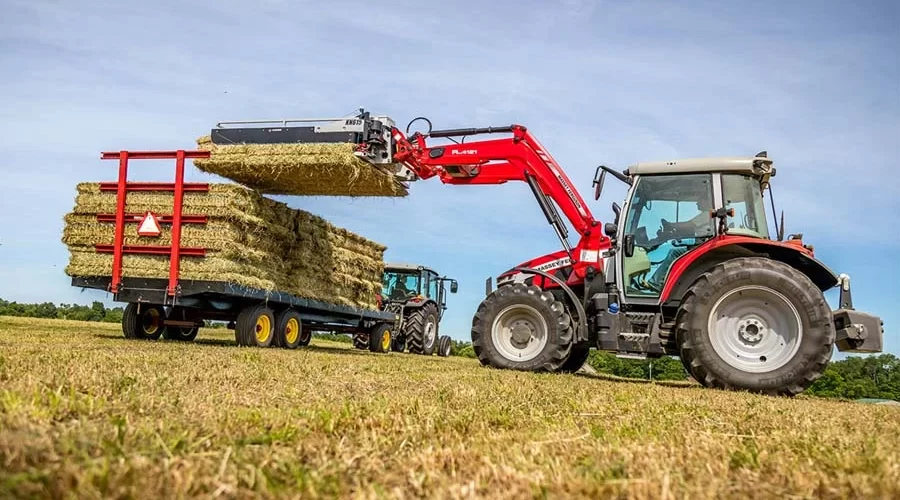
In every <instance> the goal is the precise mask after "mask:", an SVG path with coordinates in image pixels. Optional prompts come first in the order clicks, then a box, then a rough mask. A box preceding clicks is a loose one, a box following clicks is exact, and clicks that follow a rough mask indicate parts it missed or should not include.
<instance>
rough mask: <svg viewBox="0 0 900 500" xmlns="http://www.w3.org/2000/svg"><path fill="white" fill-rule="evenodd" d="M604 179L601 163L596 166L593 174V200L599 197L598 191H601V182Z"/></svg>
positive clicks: (604, 172) (603, 169) (604, 171)
mask: <svg viewBox="0 0 900 500" xmlns="http://www.w3.org/2000/svg"><path fill="white" fill-rule="evenodd" d="M605 181H606V169H605V168H604V167H603V165H600V166H599V167H597V172H596V173H595V174H594V200H599V199H600V193H602V192H603V183H604V182H605Z"/></svg>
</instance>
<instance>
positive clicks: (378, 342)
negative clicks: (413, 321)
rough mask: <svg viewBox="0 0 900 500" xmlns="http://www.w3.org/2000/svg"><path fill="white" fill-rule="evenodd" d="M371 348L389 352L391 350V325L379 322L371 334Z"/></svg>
mask: <svg viewBox="0 0 900 500" xmlns="http://www.w3.org/2000/svg"><path fill="white" fill-rule="evenodd" d="M369 350H370V351H372V352H389V351H390V350H391V326H390V325H388V324H387V323H379V324H378V325H376V326H375V328H373V329H372V333H371V334H369Z"/></svg>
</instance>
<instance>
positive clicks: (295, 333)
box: [284, 318, 300, 344]
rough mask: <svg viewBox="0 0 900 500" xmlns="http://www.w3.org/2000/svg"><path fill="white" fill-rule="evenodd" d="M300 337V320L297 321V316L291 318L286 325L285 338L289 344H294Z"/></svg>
mask: <svg viewBox="0 0 900 500" xmlns="http://www.w3.org/2000/svg"><path fill="white" fill-rule="evenodd" d="M298 338H300V322H299V321H297V318H291V319H289V320H288V322H287V326H286V327H285V330H284V339H285V340H287V343H288V344H293V343H294V342H296V341H297V339H298Z"/></svg>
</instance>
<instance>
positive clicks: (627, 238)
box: [622, 234, 634, 257]
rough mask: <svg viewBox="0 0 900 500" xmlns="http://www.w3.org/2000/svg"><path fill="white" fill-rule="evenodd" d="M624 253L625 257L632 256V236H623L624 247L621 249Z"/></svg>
mask: <svg viewBox="0 0 900 500" xmlns="http://www.w3.org/2000/svg"><path fill="white" fill-rule="evenodd" d="M622 250H623V251H624V252H625V256H626V257H631V256H632V255H634V235H633V234H626V235H625V245H624V248H623V249H622Z"/></svg>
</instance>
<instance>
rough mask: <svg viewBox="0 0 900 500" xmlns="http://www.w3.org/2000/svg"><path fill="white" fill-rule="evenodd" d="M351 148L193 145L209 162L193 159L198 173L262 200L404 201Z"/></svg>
mask: <svg viewBox="0 0 900 500" xmlns="http://www.w3.org/2000/svg"><path fill="white" fill-rule="evenodd" d="M354 147H355V146H354V145H353V144H350V143H336V144H324V143H313V144H227V145H221V144H213V142H212V140H211V138H210V136H204V137H201V138H199V139H197V149H200V150H202V151H209V152H210V158H208V159H195V160H194V166H196V167H197V168H198V169H200V170H202V171H204V172H207V173H211V174H216V175H220V176H222V177H225V178H228V179H231V180H233V181H235V182H238V183H240V184H243V185H244V186H247V187H249V188H252V189H255V190H257V191H259V192H261V193H265V194H283V195H306V196H406V195H407V194H408V190H407V188H406V187H405V186H403V185H402V184H400V183H399V182H397V181H396V180H395V179H394V176H393V175H392V174H390V173H388V172H385V171H383V170H379V169H378V168H376V167H375V166H373V165H370V164H368V163H366V162H364V161H363V160H361V159H359V158H357V157H356V156H354V154H353V150H354Z"/></svg>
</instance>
